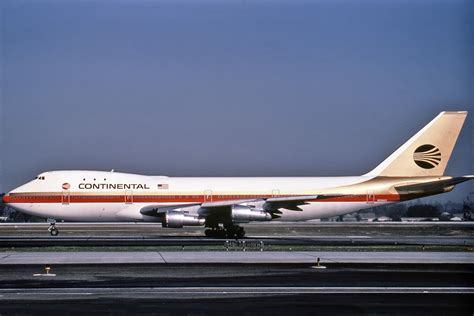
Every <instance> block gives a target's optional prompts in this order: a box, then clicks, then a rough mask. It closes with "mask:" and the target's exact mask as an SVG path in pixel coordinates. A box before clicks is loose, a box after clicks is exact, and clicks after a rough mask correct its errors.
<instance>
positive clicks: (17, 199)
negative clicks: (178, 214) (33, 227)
mask: <svg viewBox="0 0 474 316" xmlns="http://www.w3.org/2000/svg"><path fill="white" fill-rule="evenodd" d="M281 196H284V197H288V195H281ZM270 197H275V196H273V195H251V194H249V195H213V196H212V198H209V196H207V197H206V196H204V195H133V196H130V195H123V194H121V195H113V194H111V195H92V194H87V195H74V194H70V195H58V194H39V193H35V194H30V193H27V194H21V193H16V194H15V193H14V194H11V195H5V196H4V197H3V202H5V203H11V204H14V203H63V202H68V203H71V204H72V203H126V202H128V203H130V202H133V203H203V202H210V201H212V202H217V201H228V200H249V199H261V198H270ZM295 197H297V195H295ZM398 201H400V195H398V194H377V195H375V196H370V200H369V198H368V196H367V195H366V194H356V195H346V196H340V197H332V198H323V199H318V200H312V201H309V202H398Z"/></svg>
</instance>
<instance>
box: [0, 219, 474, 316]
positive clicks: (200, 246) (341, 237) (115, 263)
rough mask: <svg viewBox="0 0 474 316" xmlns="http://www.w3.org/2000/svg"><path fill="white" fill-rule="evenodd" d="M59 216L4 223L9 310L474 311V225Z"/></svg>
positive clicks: (1, 279)
mask: <svg viewBox="0 0 474 316" xmlns="http://www.w3.org/2000/svg"><path fill="white" fill-rule="evenodd" d="M47 226H48V225H47V224H46V223H39V224H20V225H19V224H7V225H4V224H2V225H0V314H2V315H9V314H29V313H31V311H34V312H36V313H49V314H51V313H53V314H54V313H57V314H65V313H69V314H71V313H72V314H84V313H88V314H91V313H100V314H118V315H129V314H130V313H135V314H136V313H139V314H150V313H160V314H162V315H182V314H197V315H202V314H222V313H225V314H230V315H233V314H235V315H242V314H245V315H259V316H261V315H265V314H268V312H269V311H270V310H271V311H272V314H286V315H287V314H290V313H291V314H311V315H312V314H314V313H315V312H317V313H323V314H334V313H336V314H346V315H354V314H384V315H407V314H412V315H447V314H449V315H452V314H455V315H464V314H465V315H472V314H473V313H474V308H473V303H472V302H473V301H474V252H472V247H473V231H474V225H473V224H472V223H454V224H453V223H408V224H407V223H389V224H387V223H377V224H376V223H350V224H340V223H303V224H296V225H293V224H292V223H284V224H282V223H279V224H271V225H261V224H257V225H247V226H245V229H246V231H247V234H248V237H247V238H245V239H242V240H239V241H238V244H237V243H236V242H235V241H228V242H229V243H231V244H230V245H229V244H228V245H227V246H226V244H225V243H226V240H222V239H208V238H205V237H203V236H202V233H203V231H202V229H201V228H190V229H185V230H178V229H171V230H167V229H163V228H161V226H160V225H157V224H149V223H140V224H134V223H132V224H121V223H120V224H110V223H100V224H93V225H90V224H86V223H58V226H59V229H60V235H59V236H58V237H51V236H49V235H47V231H46V229H47ZM243 242H245V246H243ZM262 243H263V247H261V246H262ZM394 246H397V247H398V248H397V247H395V248H393V247H394ZM425 246H426V249H425ZM430 246H431V247H435V248H430ZM226 247H227V248H226ZM338 247H344V249H345V251H335V250H337V249H340V248H338ZM384 247H389V248H390V249H391V251H380V249H385V248H384ZM209 249H211V250H212V251H209ZM226 249H227V250H228V251H226ZM272 249H280V250H285V251H274V250H272ZM298 249H299V250H298ZM301 249H304V251H300V250H301ZM315 249H318V250H315ZM321 249H324V250H321ZM402 249H405V250H402ZM423 249H425V251H422V250H423ZM430 249H441V250H443V251H433V250H430ZM456 249H457V250H456ZM393 250H397V251H393ZM446 250H449V251H446ZM453 250H454V251H453ZM318 258H319V266H320V267H321V266H324V267H325V268H324V269H322V268H317V266H318V263H317V262H318ZM45 267H50V269H51V270H50V273H52V274H55V275H56V276H54V277H52V276H39V277H38V276H35V275H37V274H45V270H44V269H45ZM52 311H53V312H52Z"/></svg>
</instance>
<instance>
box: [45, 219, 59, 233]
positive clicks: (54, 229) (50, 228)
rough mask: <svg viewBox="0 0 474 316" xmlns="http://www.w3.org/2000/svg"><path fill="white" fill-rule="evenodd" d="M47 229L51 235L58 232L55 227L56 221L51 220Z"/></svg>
mask: <svg viewBox="0 0 474 316" xmlns="http://www.w3.org/2000/svg"><path fill="white" fill-rule="evenodd" d="M48 231H49V233H50V234H51V236H57V235H58V234H59V230H58V228H57V227H56V222H51V223H50V224H49V228H48Z"/></svg>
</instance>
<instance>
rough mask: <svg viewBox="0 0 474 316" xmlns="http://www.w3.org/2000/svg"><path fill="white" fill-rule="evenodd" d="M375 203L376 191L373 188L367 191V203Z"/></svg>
mask: <svg viewBox="0 0 474 316" xmlns="http://www.w3.org/2000/svg"><path fill="white" fill-rule="evenodd" d="M373 203H375V193H374V191H373V190H369V191H367V204H373Z"/></svg>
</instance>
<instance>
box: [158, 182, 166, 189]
mask: <svg viewBox="0 0 474 316" xmlns="http://www.w3.org/2000/svg"><path fill="white" fill-rule="evenodd" d="M158 189H168V184H167V183H159V184H158Z"/></svg>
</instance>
